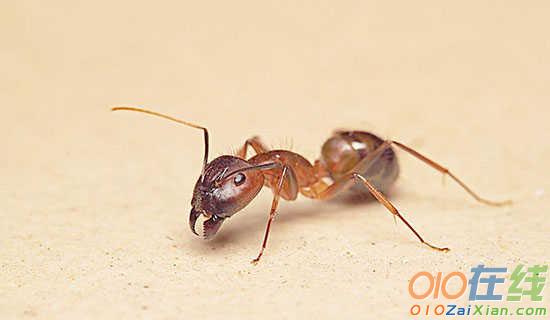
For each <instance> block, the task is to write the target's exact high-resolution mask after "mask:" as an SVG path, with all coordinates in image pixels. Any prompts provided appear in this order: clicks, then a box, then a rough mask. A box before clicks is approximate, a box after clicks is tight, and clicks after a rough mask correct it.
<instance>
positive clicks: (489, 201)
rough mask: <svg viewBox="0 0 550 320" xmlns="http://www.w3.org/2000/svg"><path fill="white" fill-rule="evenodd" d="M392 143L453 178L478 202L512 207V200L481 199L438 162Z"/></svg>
mask: <svg viewBox="0 0 550 320" xmlns="http://www.w3.org/2000/svg"><path fill="white" fill-rule="evenodd" d="M391 143H393V144H395V145H397V146H398V147H399V148H401V149H403V150H404V151H406V152H408V153H409V154H411V155H413V156H414V157H416V158H417V159H419V160H421V161H422V162H424V163H426V164H427V165H429V166H430V167H432V168H434V169H435V170H437V171H439V172H441V173H443V174H444V175H448V176H449V177H451V178H452V179H453V180H454V181H455V182H456V183H458V184H459V185H460V186H461V187H462V189H464V190H466V192H468V193H469V194H470V195H471V196H472V197H473V198H474V199H476V200H477V201H478V202H481V203H484V204H487V205H490V206H504V205H510V204H512V201H511V200H506V201H491V200H487V199H484V198H482V197H480V196H479V195H478V194H477V193H475V192H474V191H473V190H472V189H470V188H469V187H468V186H467V185H466V184H465V183H464V182H462V181H461V180H460V179H458V178H457V177H456V176H455V175H454V174H452V173H451V172H450V171H449V169H447V168H445V167H443V166H442V165H440V164H438V163H437V162H435V161H433V160H431V159H429V158H427V157H426V156H424V155H422V154H420V153H419V152H418V151H416V150H414V149H412V148H410V147H407V146H406V145H404V144H402V143H399V142H397V141H391Z"/></svg>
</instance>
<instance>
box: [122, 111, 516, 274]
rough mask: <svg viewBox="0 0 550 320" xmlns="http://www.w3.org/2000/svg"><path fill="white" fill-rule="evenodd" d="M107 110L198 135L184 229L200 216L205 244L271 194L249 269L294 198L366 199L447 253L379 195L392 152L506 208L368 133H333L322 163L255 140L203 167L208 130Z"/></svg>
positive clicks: (390, 178) (392, 173)
mask: <svg viewBox="0 0 550 320" xmlns="http://www.w3.org/2000/svg"><path fill="white" fill-rule="evenodd" d="M112 110H113V111H116V110H127V111H136V112H142V113H147V114H150V115H154V116H157V117H161V118H165V119H168V120H172V121H175V122H178V123H180V124H184V125H186V126H190V127H193V128H197V129H201V130H202V131H203V133H204V145H205V149H204V163H203V167H202V173H201V175H200V177H199V179H198V180H197V183H196V184H195V188H194V191H193V199H192V200H191V206H192V208H191V213H190V215H189V226H190V227H191V231H192V232H193V233H195V234H197V232H196V230H195V225H196V222H197V219H198V218H199V217H200V216H201V215H202V216H203V218H204V219H206V220H205V221H204V222H203V228H202V229H203V238H205V239H208V238H212V237H213V236H214V235H215V234H216V233H217V232H218V230H219V229H220V227H221V225H222V224H223V222H224V221H225V220H226V219H227V218H229V217H231V216H233V215H234V214H235V213H237V212H239V211H240V210H242V209H243V208H244V207H245V206H246V205H248V204H249V203H250V202H251V201H252V199H254V198H255V197H256V195H257V194H258V192H259V191H260V190H261V188H262V187H263V186H264V185H265V186H267V187H269V188H271V190H272V191H273V200H272V202H271V210H270V211H269V217H268V220H267V227H266V230H265V234H264V238H263V242H262V247H261V249H260V252H259V253H258V256H257V257H256V258H255V259H254V260H252V262H253V263H257V262H258V261H259V260H260V258H261V257H262V255H263V253H264V250H265V248H266V244H267V239H268V236H269V230H270V228H271V223H272V221H273V218H274V217H275V213H276V210H277V205H278V203H279V199H280V198H283V199H285V200H287V201H292V200H296V198H297V197H298V193H300V194H302V195H303V196H305V197H308V198H312V199H318V200H328V199H331V198H334V197H335V196H337V195H340V194H342V193H345V192H348V193H349V192H354V193H366V192H367V193H370V194H371V195H372V196H373V197H374V198H375V199H376V200H378V201H379V202H380V203H381V204H382V205H384V207H386V209H388V210H389V211H390V212H391V214H393V216H394V218H396V217H397V218H399V219H400V220H401V221H402V222H403V223H404V224H405V225H406V226H407V227H408V228H409V229H410V230H411V231H412V233H414V235H415V236H416V237H417V238H418V240H420V242H421V243H422V244H424V245H426V246H428V247H430V248H432V249H434V250H438V251H443V252H446V251H449V248H445V247H437V246H435V245H432V244H430V243H429V242H427V241H425V240H424V239H423V238H422V237H421V236H420V234H419V233H418V232H417V231H416V230H415V229H414V228H413V227H412V226H411V224H410V223H409V222H408V221H407V220H405V218H404V217H403V215H402V214H401V213H400V212H399V211H398V210H397V209H396V208H395V206H394V205H393V204H392V203H391V202H390V201H389V200H388V199H387V198H386V196H385V195H384V194H383V192H385V191H386V190H387V189H388V188H389V187H390V186H391V185H392V184H393V183H394V182H395V180H396V179H397V176H398V173H399V166H398V163H397V157H396V154H395V151H394V150H393V148H392V146H397V147H399V148H400V149H402V150H404V151H406V152H408V153H409V154H411V155H412V156H414V157H416V158H417V159H419V160H421V161H423V162H424V163H426V164H427V165H429V166H430V167H432V168H434V169H435V170H437V171H439V172H441V173H443V174H444V175H447V176H449V177H451V178H452V179H453V180H454V181H455V182H457V183H458V184H459V185H460V186H461V187H462V188H463V189H464V190H465V191H466V192H468V193H469V194H470V195H471V196H472V197H473V198H474V199H476V200H477V201H479V202H481V203H484V204H487V205H491V206H501V205H505V204H510V203H511V201H503V202H494V201H490V200H486V199H484V198H481V197H480V196H478V195H477V194H476V193H475V192H473V191H472V190H471V189H470V188H469V187H468V186H466V184H464V183H463V182H462V181H461V180H460V179H459V178H457V177H456V176H455V175H454V174H452V173H451V172H450V171H449V170H448V169H447V168H445V167H443V166H442V165H440V164H438V163H436V162H435V161H433V160H430V159H429V158H427V157H426V156H424V155H422V154H420V153H419V152H417V151H415V150H413V149H412V148H410V147H407V146H406V145H404V144H402V143H399V142H397V141H393V140H383V139H381V138H379V137H378V136H376V135H374V134H372V133H369V132H364V131H336V132H334V134H333V136H332V137H330V138H329V139H328V140H327V141H326V142H325V143H324V144H323V146H322V148H321V158H320V159H319V160H316V161H315V162H314V164H313V165H312V164H311V163H310V162H309V161H308V160H306V159H305V158H304V157H302V156H301V155H299V154H297V153H294V152H292V151H289V150H269V149H268V148H267V147H266V146H265V145H264V144H263V143H262V142H261V141H260V139H259V138H258V137H253V138H251V139H248V140H246V141H245V143H244V145H243V146H242V147H241V148H240V149H239V150H238V152H237V154H236V155H235V156H232V155H223V156H220V157H217V158H216V159H214V160H212V161H211V162H208V150H209V147H208V146H209V145H208V130H207V129H206V128H205V127H202V126H198V125H196V124H193V123H190V122H187V121H183V120H179V119H176V118H174V117H170V116H167V115H164V114H161V113H158V112H154V111H150V110H145V109H140V108H134V107H116V108H113V109H112ZM248 147H252V149H253V150H254V151H255V152H256V155H255V156H253V157H251V158H249V159H246V155H247V149H248ZM197 235H198V234H197Z"/></svg>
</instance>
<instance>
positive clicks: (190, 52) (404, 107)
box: [0, 1, 550, 319]
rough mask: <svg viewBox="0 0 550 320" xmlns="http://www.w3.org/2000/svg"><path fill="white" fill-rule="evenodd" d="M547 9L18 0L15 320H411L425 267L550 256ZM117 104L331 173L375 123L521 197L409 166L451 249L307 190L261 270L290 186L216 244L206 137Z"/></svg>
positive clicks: (6, 228) (7, 253)
mask: <svg viewBox="0 0 550 320" xmlns="http://www.w3.org/2000/svg"><path fill="white" fill-rule="evenodd" d="M549 16H550V4H549V3H548V2H547V1H455V2H452V3H451V2H445V3H444V2H442V1H339V2H335V1H310V2H300V4H296V2H295V1H271V2H266V1H231V2H230V1H223V2H222V1H220V2H210V1H207V2H201V4H197V3H195V2H192V1H185V2H183V1H173V2H165V1H154V2H150V3H147V4H146V3H139V2H138V1H119V2H113V1H48V2H44V1H3V2H2V3H1V4H0V39H1V40H0V70H1V76H0V106H1V108H2V115H1V118H0V119H1V120H0V121H1V123H0V125H1V128H2V131H1V132H2V134H1V135H0V145H1V146H2V156H1V160H0V161H1V166H0V176H1V177H2V179H1V184H0V187H1V189H0V200H1V207H0V209H1V210H0V221H1V223H0V245H1V251H0V317H1V318H2V319H10V318H40V319H46V318H64V319H74V318H75V317H76V316H79V318H104V319H109V318H111V319H112V318H124V319H138V318H154V319H174V318H180V319H183V318H186V319H209V318H220V317H221V316H224V317H227V318H230V319H233V318H255V319H258V318H261V319H271V318H275V319H281V318H295V317H297V316H300V317H305V316H315V317H316V318H318V319H322V318H336V317H339V318H341V319H350V318H353V319H356V318H375V317H376V318H394V319H397V318H401V319H402V318H404V317H406V315H407V312H408V310H409V308H410V306H411V305H412V304H413V303H414V301H413V300H412V299H411V298H409V295H408V294H407V283H408V279H410V277H411V276H412V275H413V274H414V273H416V272H418V271H421V270H427V271H430V272H437V271H443V272H449V271H454V270H461V271H465V272H467V273H468V272H469V271H468V270H469V268H470V267H472V266H473V265H475V264H478V263H480V262H484V263H486V264H487V265H491V266H497V267H500V266H507V267H508V268H512V267H514V266H515V265H516V264H518V263H520V262H521V263H526V264H536V263H546V264H548V262H549V260H550V259H549V255H548V251H549V249H550V239H549V237H548V231H549V230H550V222H549V219H548V212H549V210H550V206H549V204H550V201H549V200H548V199H549V194H550V183H549V182H548V170H549V164H550V148H549V145H548V140H549V138H550V136H549V134H548V121H549V120H550V109H549V108H550V106H549V103H550V91H549V89H550V86H549V84H550V38H549V33H548V31H549V30H550V22H549V20H548V17H549ZM119 104H131V105H142V106H147V107H150V108H154V109H156V110H158V111H162V112H165V113H168V114H173V115H176V116H180V117H183V118H185V119H187V120H191V121H195V122H197V123H200V124H204V125H206V126H208V127H209V128H210V130H211V134H212V154H213V155H220V154H223V153H228V152H230V151H231V150H232V149H234V148H236V147H238V146H239V145H240V144H241V143H242V142H243V141H244V139H245V138H247V137H249V136H251V135H254V134H259V135H261V136H262V137H263V138H264V140H265V141H267V142H268V143H269V144H271V145H273V146H277V147H289V146H291V145H293V150H295V151H297V152H300V153H302V154H303V155H305V156H306V157H308V158H309V159H311V160H313V159H315V157H317V155H318V153H319V148H320V145H321V144H322V142H323V141H324V139H326V138H327V137H328V136H329V135H330V132H331V130H332V129H334V128H341V127H347V128H360V129H365V130H372V131H374V132H377V133H378V134H380V135H382V136H384V137H391V138H395V139H399V140H401V141H403V142H405V143H408V144H410V145H411V146H413V147H415V148H418V149H419V150H421V151H423V152H425V153H426V154H428V155H430V156H432V157H433V158H434V159H436V160H438V161H440V162H441V163H443V164H445V165H446V166H448V167H449V168H451V169H452V170H453V171H454V172H455V173H457V175H459V176H460V177H462V178H463V179H464V180H465V181H466V182H467V183H469V184H470V185H471V186H472V187H473V188H474V189H475V190H478V191H479V192H480V193H482V194H483V195H485V196H487V197H490V198H493V199H506V198H512V199H513V200H514V201H515V204H514V205H513V206H510V207H505V208H491V207H486V206H483V205H479V204H477V203H475V201H473V200H472V199H470V198H469V197H468V196H467V195H466V194H465V193H464V192H463V191H462V190H460V189H459V188H458V187H457V186H456V185H455V184H453V183H452V182H451V180H449V179H447V182H446V184H445V186H442V185H441V176H440V174H438V173H437V172H434V171H433V170H431V169H429V168H427V167H425V166H424V165H422V164H421V163H419V162H418V161H416V160H414V159H413V158H412V157H410V156H408V155H406V154H403V153H402V152H400V163H401V164H402V175H401V178H400V180H399V183H398V185H397V187H396V189H395V191H394V192H393V194H392V199H393V200H394V202H395V204H396V205H397V206H398V207H399V208H400V209H402V210H403V212H404V214H405V215H406V216H407V217H408V218H409V219H410V221H411V222H412V223H413V224H414V225H415V226H416V227H417V228H418V229H419V231H420V232H421V233H422V234H423V235H425V237H426V238H427V239H429V240H431V241H433V242H434V243H437V244H440V245H448V246H450V247H451V248H452V251H451V252H449V253H448V254H441V253H437V252H433V251H430V250H428V249H426V248H424V247H422V246H421V245H419V244H418V243H417V242H416V240H415V239H414V238H413V236H412V235H411V234H410V232H409V231H408V230H407V229H406V228H405V227H403V225H402V224H397V225H395V224H394V222H393V219H392V217H391V216H390V215H389V214H388V213H387V212H386V211H385V209H384V208H383V207H381V206H380V205H379V204H377V203H373V202H370V203H366V204H362V205H348V204H341V203H328V204H322V203H316V202H313V201H309V200H304V199H300V200H299V201H297V202H293V203H283V204H282V206H281V208H280V211H279V212H280V216H279V218H278V219H277V220H276V223H275V225H274V228H273V231H272V234H271V238H270V243H269V247H268V250H267V252H266V255H265V258H264V259H263V261H262V262H261V264H260V265H258V266H252V265H251V264H249V260H250V259H251V258H253V257H254V256H255V254H256V253H257V250H258V249H259V246H260V241H261V237H262V236H263V232H264V226H265V220H266V216H267V211H268V206H269V202H270V192H269V191H268V190H265V191H263V192H262V193H261V194H260V196H259V197H258V198H257V199H256V200H255V201H254V202H253V203H252V204H251V205H250V206H249V207H247V208H246V209H245V210H244V211H243V212H241V213H239V214H238V215H237V216H235V217H234V218H233V219H231V221H229V222H228V223H226V225H225V226H224V228H223V229H222V231H221V232H220V234H219V236H218V238H216V239H215V240H213V241H210V242H204V241H201V240H200V239H197V238H195V237H194V236H193V235H192V234H191V233H190V231H189V227H188V225H187V217H188V212H189V209H190V204H189V203H190V199H191V193H192V188H193V184H194V182H195V179H196V178H197V177H198V174H199V172H200V167H201V157H202V141H201V135H200V133H199V132H196V131H193V130H192V129H188V128H184V127H179V126H177V125H173V124H171V123H168V122H164V121H162V120H158V119H151V118H147V117H145V116H141V115H137V114H129V113H126V114H124V113H118V114H116V113H110V112H109V111H108V110H109V109H108V108H109V107H110V106H113V105H119ZM548 299H549V297H548V290H546V299H545V301H544V302H543V303H540V304H538V306H541V305H545V306H548V301H549V300H548ZM426 302H431V300H428V301H426ZM459 303H467V301H466V297H463V298H462V299H461V300H459ZM502 305H508V306H510V304H501V306H502ZM512 306H515V305H512ZM245 315H246V316H245Z"/></svg>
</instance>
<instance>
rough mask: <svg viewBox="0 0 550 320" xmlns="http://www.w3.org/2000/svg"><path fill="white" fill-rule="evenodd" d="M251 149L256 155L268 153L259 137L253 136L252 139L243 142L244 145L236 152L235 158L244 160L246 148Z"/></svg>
mask: <svg viewBox="0 0 550 320" xmlns="http://www.w3.org/2000/svg"><path fill="white" fill-rule="evenodd" d="M249 146H250V147H252V149H254V151H255V152H256V154H260V153H265V152H267V151H269V148H268V147H266V146H265V144H264V143H263V142H262V141H261V139H260V137H258V136H254V137H252V138H249V139H246V141H245V142H244V145H243V146H242V147H241V148H240V149H239V150H238V151H237V157H239V158H242V159H246V153H247V151H248V147H249Z"/></svg>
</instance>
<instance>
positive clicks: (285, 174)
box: [251, 166, 297, 264]
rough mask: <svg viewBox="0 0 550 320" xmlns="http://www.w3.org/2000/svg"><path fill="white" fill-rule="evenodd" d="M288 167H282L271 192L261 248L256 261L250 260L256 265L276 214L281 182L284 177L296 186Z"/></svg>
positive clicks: (293, 176) (281, 186)
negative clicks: (275, 185) (271, 196)
mask: <svg viewBox="0 0 550 320" xmlns="http://www.w3.org/2000/svg"><path fill="white" fill-rule="evenodd" d="M289 170H292V169H290V168H289V167H287V166H284V167H283V169H282V172H281V176H280V177H279V181H278V182H277V188H276V189H274V190H273V200H272V201H271V210H270V211H269V218H268V220H267V226H266V229H265V234H264V241H263V242H262V248H261V249H260V253H258V256H257V257H256V259H254V260H252V261H251V263H253V264H256V263H258V262H259V261H260V258H261V257H262V255H263V254H264V250H265V247H266V245H267V238H268V237H269V230H270V229H271V223H272V222H273V219H274V218H275V214H276V213H277V206H278V205H279V198H280V194H281V190H282V189H283V182H284V180H285V177H287V178H288V179H289V182H290V184H295V185H296V184H297V181H296V178H295V175H293V174H289Z"/></svg>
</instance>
